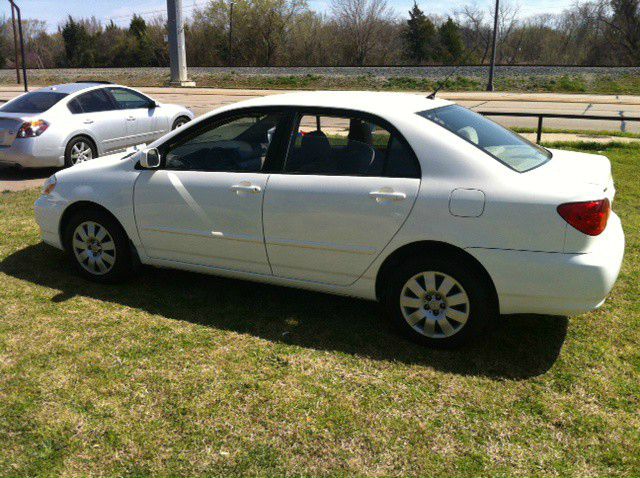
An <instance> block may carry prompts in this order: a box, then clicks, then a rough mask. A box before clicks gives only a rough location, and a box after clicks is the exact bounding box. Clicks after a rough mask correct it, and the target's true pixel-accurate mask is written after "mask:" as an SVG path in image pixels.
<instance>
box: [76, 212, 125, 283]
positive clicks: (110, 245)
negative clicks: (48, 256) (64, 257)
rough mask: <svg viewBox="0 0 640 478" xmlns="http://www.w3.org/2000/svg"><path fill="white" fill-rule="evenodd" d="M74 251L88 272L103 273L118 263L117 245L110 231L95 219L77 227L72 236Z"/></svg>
mask: <svg viewBox="0 0 640 478" xmlns="http://www.w3.org/2000/svg"><path fill="white" fill-rule="evenodd" d="M72 247H73V253H74V255H75V257H76V259H77V261H78V263H79V264H80V265H81V266H82V268H83V269H85V270H86V271H87V272H89V273H91V274H94V275H103V274H106V273H107V272H109V271H110V270H111V269H113V266H114V264H115V263H116V245H115V242H114V241H113V237H111V234H109V231H108V230H107V229H106V228H105V227H104V226H102V225H101V224H98V223H97V222H94V221H85V222H83V223H81V224H79V225H78V227H76V229H75V231H74V232H73V238H72Z"/></svg>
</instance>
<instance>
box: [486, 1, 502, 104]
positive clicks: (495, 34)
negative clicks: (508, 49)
mask: <svg viewBox="0 0 640 478" xmlns="http://www.w3.org/2000/svg"><path fill="white" fill-rule="evenodd" d="M499 14H500V0H496V11H495V15H494V17H493V43H492V45H491V66H490V67H489V84H487V91H493V74H494V69H495V67H496V43H497V40H498V15H499Z"/></svg>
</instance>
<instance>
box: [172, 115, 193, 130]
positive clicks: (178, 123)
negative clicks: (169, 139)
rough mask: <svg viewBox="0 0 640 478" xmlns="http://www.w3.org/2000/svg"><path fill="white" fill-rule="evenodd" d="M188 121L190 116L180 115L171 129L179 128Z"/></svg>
mask: <svg viewBox="0 0 640 478" xmlns="http://www.w3.org/2000/svg"><path fill="white" fill-rule="evenodd" d="M188 122H189V118H187V117H186V116H180V117H179V118H177V119H176V120H175V121H174V122H173V126H171V129H172V130H174V129H176V128H179V127H180V126H183V125H185V124H187V123H188Z"/></svg>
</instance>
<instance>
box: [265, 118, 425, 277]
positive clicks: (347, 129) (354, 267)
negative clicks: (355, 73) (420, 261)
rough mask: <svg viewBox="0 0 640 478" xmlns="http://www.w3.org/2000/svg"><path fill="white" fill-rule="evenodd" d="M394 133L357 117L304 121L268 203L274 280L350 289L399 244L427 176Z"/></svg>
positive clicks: (273, 178) (273, 177) (271, 180)
mask: <svg viewBox="0 0 640 478" xmlns="http://www.w3.org/2000/svg"><path fill="white" fill-rule="evenodd" d="M390 129H392V128H391V127H390V125H388V126H387V128H385V127H383V126H380V125H378V124H376V123H375V122H372V121H370V120H368V119H362V118H359V117H357V116H353V115H349V116H348V115H345V116H329V115H324V116H322V115H318V114H305V115H301V116H299V120H298V126H297V128H296V129H295V133H294V137H293V138H292V141H291V142H290V148H289V152H288V155H287V157H286V161H285V165H284V170H283V173H282V174H272V175H271V177H270V178H269V184H268V186H267V192H266V194H265V198H264V213H263V216H264V233H265V242H266V247H267V253H268V255H269V260H270V263H271V267H272V269H273V273H274V275H277V276H281V277H287V278H294V279H302V280H308V281H315V282H323V283H330V284H337V285H348V284H351V283H353V282H354V281H355V280H357V278H358V277H360V276H361V275H362V274H363V273H364V271H365V270H366V269H367V267H369V265H370V264H371V263H372V262H373V260H374V259H375V258H376V257H377V255H378V254H379V253H380V252H381V251H382V249H383V248H384V247H385V246H386V245H387V244H388V243H389V241H390V240H391V239H392V238H393V236H394V234H395V233H396V232H397V231H398V229H399V228H400V227H401V226H402V224H403V222H404V221H405V219H406V218H407V216H408V214H409V212H410V211H411V208H412V206H413V203H414V201H415V199H416V196H417V193H418V189H419V186H420V168H419V166H418V163H417V159H416V158H415V155H414V154H413V152H412V151H411V149H410V148H409V146H408V145H407V144H406V142H405V141H404V140H403V139H402V138H401V137H399V135H398V134H397V133H396V134H391V133H390V131H389V130H390Z"/></svg>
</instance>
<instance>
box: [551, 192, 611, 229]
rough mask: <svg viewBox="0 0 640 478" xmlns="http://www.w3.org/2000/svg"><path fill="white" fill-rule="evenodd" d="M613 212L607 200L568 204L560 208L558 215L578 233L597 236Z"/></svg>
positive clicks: (561, 205)
mask: <svg viewBox="0 0 640 478" xmlns="http://www.w3.org/2000/svg"><path fill="white" fill-rule="evenodd" d="M610 212H611V204H610V203H609V200H608V199H607V198H605V199H600V200H599V201H584V202H568V203H565V204H560V205H559V206H558V213H559V214H560V215H561V216H562V218H563V219H564V220H565V221H567V222H568V223H569V224H570V225H572V226H573V227H575V228H576V229H577V230H578V231H580V232H583V233H585V234H588V235H590V236H597V235H598V234H600V233H601V232H602V231H604V229H605V227H607V220H608V219H609V213H610Z"/></svg>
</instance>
